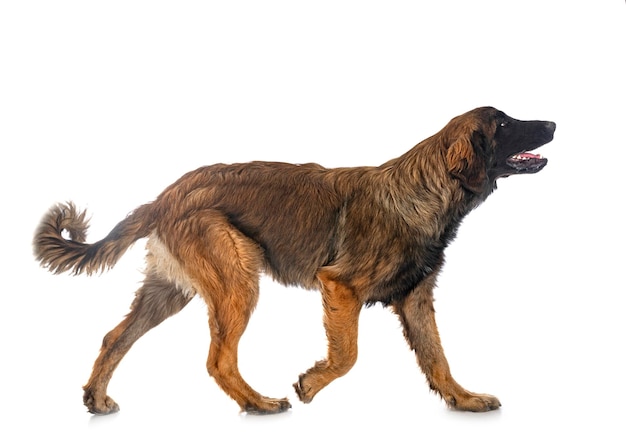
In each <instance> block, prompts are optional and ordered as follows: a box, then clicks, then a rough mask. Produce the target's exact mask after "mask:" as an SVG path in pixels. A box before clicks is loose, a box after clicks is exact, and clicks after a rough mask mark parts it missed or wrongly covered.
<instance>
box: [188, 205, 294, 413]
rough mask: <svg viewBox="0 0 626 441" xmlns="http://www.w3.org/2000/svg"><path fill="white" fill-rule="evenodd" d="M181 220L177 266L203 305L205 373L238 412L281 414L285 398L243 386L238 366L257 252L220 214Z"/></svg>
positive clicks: (253, 299) (255, 290) (259, 259)
mask: <svg viewBox="0 0 626 441" xmlns="http://www.w3.org/2000/svg"><path fill="white" fill-rule="evenodd" d="M185 222H186V225H184V226H183V225H181V228H180V229H179V231H182V230H185V231H187V233H186V234H187V236H185V237H184V238H183V239H182V241H183V242H184V244H185V248H184V250H183V249H180V253H181V262H182V264H183V266H184V267H185V272H186V273H187V274H189V275H190V277H191V278H192V279H193V280H194V284H195V286H196V287H197V290H198V293H199V294H200V295H201V296H202V297H203V298H204V300H205V301H206V303H207V305H208V310H209V327H210V331H211V344H210V348H209V355H208V359H207V370H208V372H209V375H211V376H212V377H213V378H214V379H215V381H216V383H217V384H218V385H219V386H220V387H221V388H222V390H223V391H224V392H226V394H228V395H229V396H230V397H231V398H232V399H233V400H235V401H236V402H237V404H239V406H240V408H241V410H242V411H243V412H248V413H254V414H271V413H278V412H283V411H286V410H287V409H289V408H290V407H291V405H290V404H289V401H288V400H287V399H286V398H283V399H273V398H268V397H265V396H262V395H261V394H259V393H258V392H256V391H255V390H254V389H252V387H251V386H250V385H248V383H246V381H245V380H244V379H243V378H242V376H241V374H240V372H239V368H238V346H239V341H240V339H241V336H242V335H243V333H244V331H245V329H246V326H247V325H248V321H249V319H250V316H251V315H252V312H253V310H254V308H255V306H256V304H257V300H258V295H259V274H260V271H261V267H262V264H263V251H262V249H261V248H260V247H259V246H258V245H257V244H256V243H255V242H254V241H252V240H251V239H249V238H248V237H246V236H245V235H243V234H242V233H241V232H240V231H239V230H237V229H235V228H234V227H233V226H232V225H231V224H230V223H228V221H227V220H226V219H225V218H224V217H223V216H222V215H221V214H220V213H217V212H212V211H205V212H203V213H198V215H197V217H196V219H193V218H188V219H186V220H185ZM194 224H195V225H194ZM194 231H195V232H196V233H193V232H194ZM192 234H193V235H194V236H192Z"/></svg>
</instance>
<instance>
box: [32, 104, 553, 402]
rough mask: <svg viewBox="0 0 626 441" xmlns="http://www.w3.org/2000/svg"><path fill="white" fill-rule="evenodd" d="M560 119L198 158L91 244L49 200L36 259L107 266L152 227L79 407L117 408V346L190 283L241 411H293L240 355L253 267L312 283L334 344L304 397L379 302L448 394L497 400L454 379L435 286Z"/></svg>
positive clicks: (350, 355)
mask: <svg viewBox="0 0 626 441" xmlns="http://www.w3.org/2000/svg"><path fill="white" fill-rule="evenodd" d="M555 128H556V125H555V124H554V123H552V122H546V121H519V120H515V119H513V118H510V117H509V116H507V115H505V114H504V113H503V112H500V111H498V110H496V109H494V108H490V107H483V108H478V109H475V110H472V111H470V112H468V113H465V114H463V115H461V116H458V117H456V118H454V119H453V120H452V121H450V123H448V124H447V125H446V126H445V127H444V128H443V129H442V130H441V131H440V132H439V133H437V134H436V135H434V136H431V137H430V138H428V139H426V140H424V141H422V142H421V143H419V144H418V145H417V146H415V147H414V148H412V149H411V150H409V151H408V152H407V153H405V154H404V155H402V156H400V157H399V158H396V159H392V160H390V161H388V162H386V163H385V164H383V165H381V166H379V167H355V168H337V169H326V168H324V167H322V166H320V165H317V164H302V165H294V164H285V163H275V162H251V163H246V164H233V165H224V164H217V165H212V166H208V167H202V168H199V169H197V170H195V171H192V172H190V173H187V174H186V175H184V176H182V177H181V178H180V179H179V180H178V181H176V182H175V183H174V184H172V185H171V186H169V187H168V188H167V189H165V191H164V192H163V193H161V195H159V196H158V197H157V199H156V200H155V201H154V202H152V203H149V204H146V205H142V206H140V207H139V208H137V209H136V210H135V211H134V212H133V213H131V214H130V215H129V216H128V217H127V218H126V219H124V220H122V221H121V222H120V223H119V224H118V225H117V226H116V227H115V228H114V229H113V230H112V231H111V232H110V233H109V234H108V235H107V236H106V237H105V238H104V239H102V240H100V241H98V242H95V243H93V244H89V243H85V232H86V230H87V222H86V220H85V214H84V212H83V213H81V212H79V211H77V209H76V208H75V207H74V205H73V204H72V203H68V204H60V205H57V206H54V207H53V208H52V209H51V210H50V211H49V212H48V214H46V215H45V217H44V218H43V220H42V221H41V224H40V226H39V228H38V229H37V231H36V234H35V238H34V251H35V255H36V257H37V259H38V260H39V261H40V262H41V264H42V265H43V266H45V267H47V268H48V269H49V270H50V271H52V272H55V273H61V272H65V271H72V272H73V273H75V274H80V273H86V274H92V273H95V272H98V271H101V270H105V269H107V268H110V267H112V266H113V265H114V264H115V263H116V262H117V260H118V259H119V257H120V256H121V255H122V254H123V253H124V252H125V251H126V250H127V248H128V247H129V246H130V245H131V244H132V243H134V242H135V241H137V240H138V239H140V238H145V237H147V238H149V239H148V243H147V249H148V254H147V259H146V260H147V270H146V278H145V282H144V284H143V286H142V287H141V288H140V289H139V290H138V292H137V294H136V297H135V299H134V302H133V304H132V308H131V311H130V313H129V314H128V315H127V316H126V318H125V319H124V320H123V321H122V322H121V323H120V324H119V325H118V326H117V327H116V328H115V329H113V330H112V331H111V332H109V333H108V334H107V335H106V337H105V338H104V341H103V344H102V348H101V351H100V355H99V357H98V359H97V360H96V362H95V365H94V368H93V372H92V375H91V378H90V379H89V381H88V382H87V384H86V385H85V387H84V403H85V405H86V406H87V408H88V409H89V411H90V412H93V413H97V414H107V413H111V412H115V411H117V410H118V409H119V408H118V405H117V404H116V403H115V401H113V400H112V399H111V398H110V397H108V396H107V385H108V383H109V381H110V379H111V376H112V374H113V371H114V370H115V368H116V366H117V365H118V363H119V362H120V360H121V359H122V357H123V356H124V355H125V354H126V352H127V351H128V350H129V349H130V347H131V346H132V345H133V343H134V342H135V341H136V340H137V339H138V338H139V337H141V336H142V335H143V334H144V333H146V332H147V331H148V330H150V329H151V328H152V327H154V326H156V325H158V324H159V323H161V322H162V321H163V320H165V319H166V318H167V317H169V316H171V315H173V314H176V313H177V312H179V311H180V310H181V309H182V308H183V307H185V305H186V304H187V303H188V302H189V300H190V299H191V298H192V297H193V296H194V295H196V294H198V295H200V296H201V297H202V298H203V299H204V300H205V301H206V303H207V305H208V311H209V326H210V330H211V345H210V350H209V356H208V360H207V369H208V372H209V374H210V375H211V376H213V377H214V379H215V381H216V382H217V383H218V384H219V386H220V387H221V388H222V389H223V390H224V391H225V392H226V393H227V394H228V395H229V396H230V397H232V398H233V399H234V400H235V401H236V402H237V403H238V404H239V406H240V407H241V409H242V411H246V412H252V413H276V412H281V411H284V410H286V409H288V408H289V407H290V404H289V401H288V400H287V399H272V398H267V397H265V396H263V395H261V394H259V393H258V392H256V391H255V390H254V389H252V387H250V386H249V385H248V384H247V383H246V382H245V381H244V379H243V378H242V377H241V375H240V373H239V370H238V367H237V347H238V342H239V339H240V338H241V336H242V334H243V332H244V330H245V328H246V325H247V323H248V320H249V318H250V315H251V313H252V311H253V309H254V307H255V305H256V303H257V298H258V295H259V275H260V274H261V273H266V274H269V275H271V276H272V277H273V278H274V279H275V280H277V281H278V282H280V283H283V284H285V285H294V286H299V287H303V288H308V289H319V290H320V291H321V294H322V299H323V305H324V312H325V315H324V325H325V328H326V334H327V338H328V356H327V358H326V359H324V360H322V361H318V362H317V363H316V364H315V365H314V366H313V367H312V368H311V369H309V370H308V371H307V372H305V373H304V374H302V375H300V378H299V379H298V381H297V382H296V383H295V384H294V387H295V390H296V392H297V395H298V397H299V398H300V399H301V400H302V401H303V402H310V401H311V400H312V399H313V397H314V396H315V395H316V394H317V393H318V392H319V391H320V390H321V389H322V388H324V387H325V386H326V385H328V384H329V383H330V382H331V381H333V380H334V379H336V378H338V377H340V376H342V375H344V374H346V373H347V372H348V371H349V370H350V368H351V367H352V366H353V365H354V363H355V362H356V359H357V328H358V318H359V313H360V310H361V309H362V307H363V306H364V305H368V304H373V303H376V302H381V303H382V304H384V305H386V306H389V307H390V308H391V309H392V310H393V311H394V312H395V313H396V314H397V315H398V316H399V318H400V321H401V323H402V325H403V327H404V334H405V336H406V339H407V341H408V343H409V345H410V347H411V349H413V351H415V354H416V357H417V361H418V363H419V366H420V367H421V369H422V371H423V372H424V374H425V375H426V378H427V380H428V382H429V384H430V387H431V388H432V389H433V390H434V391H436V392H437V393H439V394H440V395H441V397H442V398H443V399H444V400H445V402H446V403H447V404H448V405H449V406H451V407H453V408H456V409H461V410H471V411H486V410H491V409H496V408H498V407H499V406H500V402H499V401H498V399H497V398H495V397H493V396H491V395H482V394H475V393H471V392H468V391H467V390H465V389H464V388H462V387H461V386H460V385H459V384H457V383H456V381H455V380H454V379H453V378H452V375H451V374H450V369H449V367H448V363H447V361H446V358H445V356H444V352H443V349H442V347H441V343H440V340H439V335H438V332H437V326H436V323H435V316H434V309H433V287H434V286H435V281H436V278H437V274H438V273H439V271H440V269H441V267H442V265H443V261H444V249H445V248H446V246H447V245H448V244H449V243H450V241H451V240H452V239H453V238H454V236H455V234H456V231H457V228H458V226H459V224H460V222H461V220H462V219H463V217H464V216H465V215H467V214H468V213H469V212H470V211H471V210H472V209H473V208H475V207H476V206H477V205H478V204H480V203H481V202H482V201H483V200H484V199H485V198H486V197H487V196H488V195H489V194H490V193H491V192H492V191H493V189H494V188H495V182H496V179H497V178H499V177H503V176H509V175H513V174H520V173H534V172H537V171H539V170H541V169H542V168H543V167H544V166H545V165H546V163H547V160H546V159H544V158H542V157H541V156H539V155H534V154H531V153H528V151H529V150H532V149H534V148H537V147H539V146H541V145H543V144H545V143H547V142H549V141H551V140H552V137H553V133H554V130H555ZM63 231H66V232H68V233H69V236H70V238H71V239H65V238H64V237H63V235H62V232H63Z"/></svg>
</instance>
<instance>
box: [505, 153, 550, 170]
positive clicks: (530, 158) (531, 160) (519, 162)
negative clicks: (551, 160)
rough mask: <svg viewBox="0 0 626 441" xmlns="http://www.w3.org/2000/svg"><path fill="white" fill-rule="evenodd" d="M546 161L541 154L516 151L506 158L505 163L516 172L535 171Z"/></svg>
mask: <svg viewBox="0 0 626 441" xmlns="http://www.w3.org/2000/svg"><path fill="white" fill-rule="evenodd" d="M547 163H548V160H547V159H546V158H544V157H543V156H541V155H539V154H536V153H530V152H522V153H516V154H515V155H512V156H509V157H508V158H507V160H506V165H508V166H509V167H511V168H513V169H514V170H515V171H516V172H518V173H536V172H538V171H539V170H541V169H542V168H544V167H545V166H546V164H547Z"/></svg>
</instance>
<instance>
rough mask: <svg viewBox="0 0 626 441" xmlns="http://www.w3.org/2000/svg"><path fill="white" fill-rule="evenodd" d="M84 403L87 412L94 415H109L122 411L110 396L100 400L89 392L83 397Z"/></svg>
mask: <svg viewBox="0 0 626 441" xmlns="http://www.w3.org/2000/svg"><path fill="white" fill-rule="evenodd" d="M83 403H84V404H85V406H87V410H88V411H89V412H90V413H93V414H94V415H109V414H111V413H115V412H119V410H120V406H118V404H117V403H116V402H115V401H114V400H113V399H112V398H111V397H109V396H108V395H105V396H104V397H103V398H99V397H96V396H95V395H94V394H92V393H91V392H87V391H86V392H85V394H84V395H83Z"/></svg>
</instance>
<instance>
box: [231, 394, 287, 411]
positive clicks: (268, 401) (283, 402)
mask: <svg viewBox="0 0 626 441" xmlns="http://www.w3.org/2000/svg"><path fill="white" fill-rule="evenodd" d="M290 408H291V403H290V402H289V400H288V399H287V398H282V399H273V398H265V397H264V398H263V400H262V401H260V402H258V403H255V404H251V403H249V404H246V405H245V406H242V408H241V411H242V412H246V413H247V414H250V415H272V414H275V413H281V412H286V411H287V410H289V409H290Z"/></svg>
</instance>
